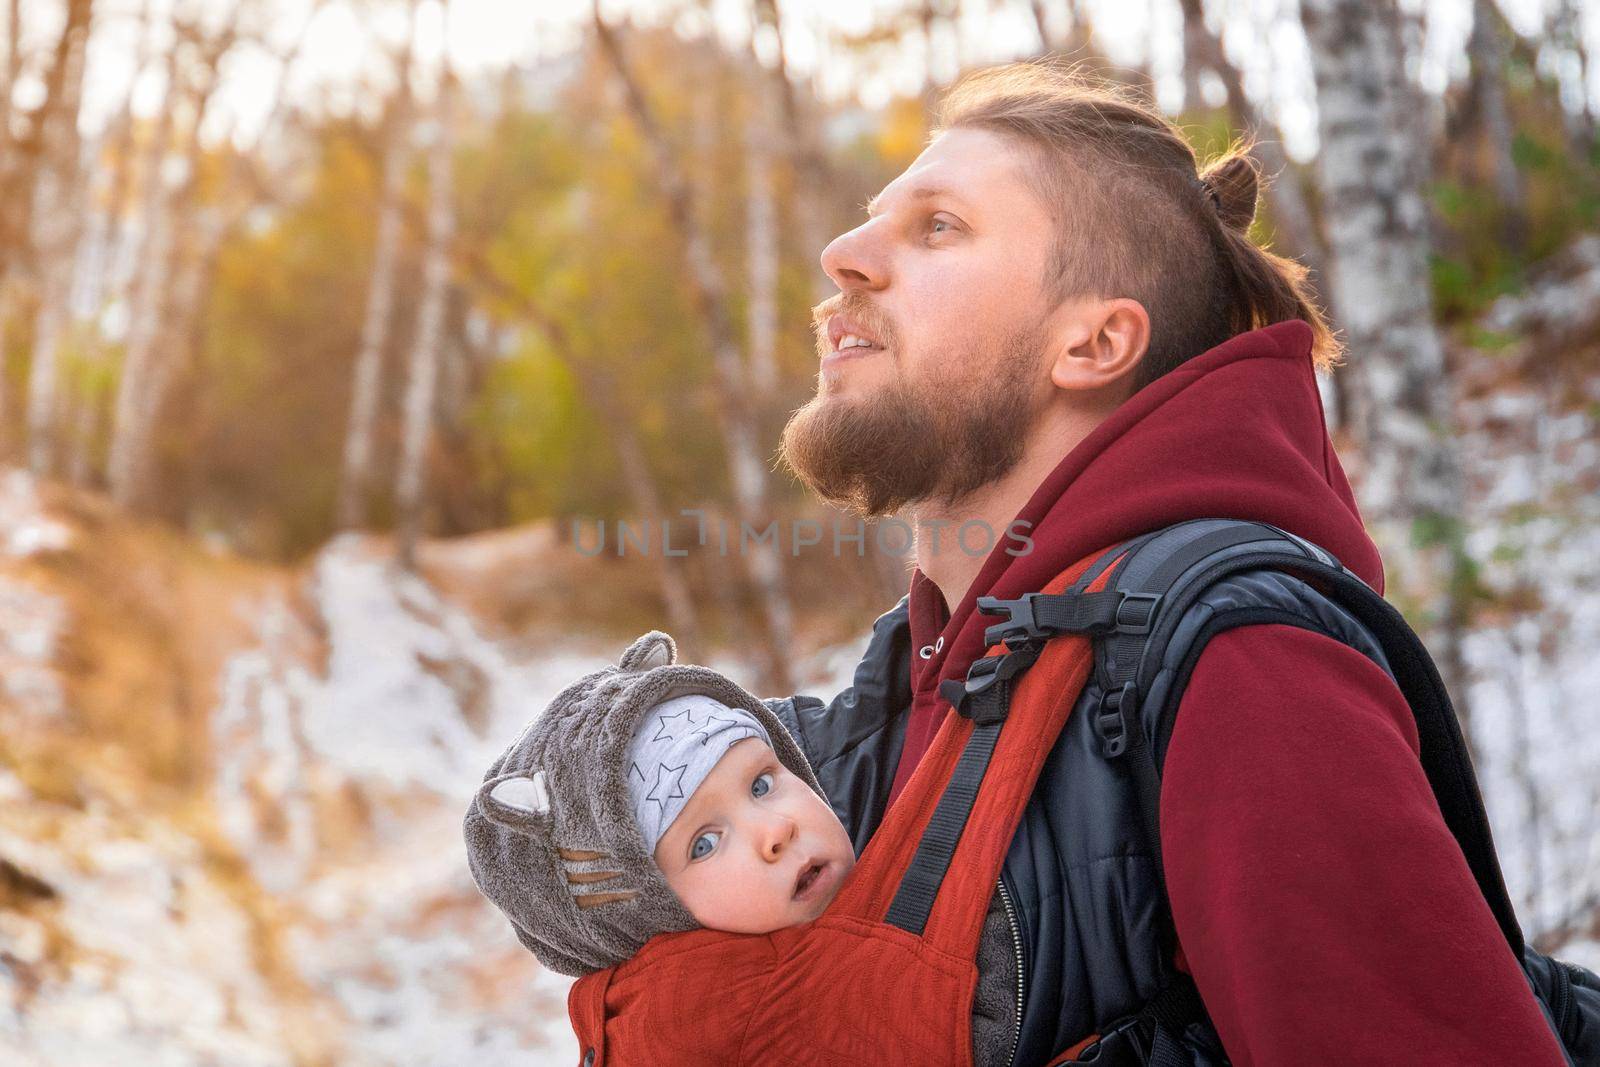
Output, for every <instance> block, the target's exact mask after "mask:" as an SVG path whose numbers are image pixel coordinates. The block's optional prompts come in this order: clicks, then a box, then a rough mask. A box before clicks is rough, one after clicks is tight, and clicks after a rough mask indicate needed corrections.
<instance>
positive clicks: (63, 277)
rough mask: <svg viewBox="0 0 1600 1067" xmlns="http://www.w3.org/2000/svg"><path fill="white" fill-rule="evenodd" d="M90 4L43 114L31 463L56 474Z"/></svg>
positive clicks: (72, 16) (68, 36)
mask: <svg viewBox="0 0 1600 1067" xmlns="http://www.w3.org/2000/svg"><path fill="white" fill-rule="evenodd" d="M90 17H91V4H90V2H89V0H75V2H74V3H72V4H69V5H68V8H67V24H66V26H65V28H64V29H63V30H62V31H61V36H62V40H63V45H64V47H63V49H62V52H61V59H60V61H61V62H62V64H63V66H64V69H63V71H62V75H61V80H60V82H59V84H58V86H57V89H58V90H59V94H60V95H59V98H58V99H56V100H54V101H52V102H51V106H50V107H49V108H48V109H47V111H46V113H45V114H44V115H42V116H41V117H40V123H41V129H40V131H39V140H40V153H39V164H40V166H39V174H38V178H37V179H36V181H35V183H34V188H33V210H32V212H31V213H30V214H31V216H32V220H33V229H34V237H33V242H32V243H33V259H34V267H35V269H34V274H35V277H36V278H37V279H38V291H39V303H38V308H37V311H36V312H35V315H34V320H33V356H32V360H31V362H30V364H29V371H28V466H29V467H30V468H31V469H32V470H33V473H34V474H36V475H40V476H44V475H48V474H50V473H51V468H52V466H53V463H54V457H55V453H56V445H57V441H56V433H55V419H56V408H57V401H56V382H57V378H58V376H59V375H58V366H57V358H58V349H59V346H60V342H61V337H62V334H63V333H64V332H65V330H66V326H67V324H68V321H69V317H70V306H69V305H70V301H71V297H72V279H73V273H74V271H73V268H74V265H75V263H76V261H77V252H78V241H79V239H80V238H81V236H82V234H83V215H84V210H83V209H84V207H85V204H84V183H85V180H86V174H85V171H84V168H83V166H82V164H81V160H80V158H79V157H80V156H81V154H82V150H83V141H82V138H81V137H80V136H79V134H78V110H79V107H80V106H81V104H82V101H83V76H84V69H85V67H86V65H87V64H86V54H87V52H88V46H89V29H90Z"/></svg>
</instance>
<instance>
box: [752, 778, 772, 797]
mask: <svg viewBox="0 0 1600 1067" xmlns="http://www.w3.org/2000/svg"><path fill="white" fill-rule="evenodd" d="M773 782H774V779H773V777H772V774H771V772H762V773H761V774H758V775H756V780H755V781H753V782H751V783H750V795H751V796H753V797H764V796H766V795H767V794H768V793H770V792H772V785H773ZM763 783H764V784H763Z"/></svg>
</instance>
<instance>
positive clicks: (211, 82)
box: [107, 9, 237, 508]
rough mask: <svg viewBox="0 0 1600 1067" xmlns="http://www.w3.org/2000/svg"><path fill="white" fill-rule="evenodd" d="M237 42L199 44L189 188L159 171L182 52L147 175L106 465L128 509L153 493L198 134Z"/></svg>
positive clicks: (186, 166) (222, 38)
mask: <svg viewBox="0 0 1600 1067" xmlns="http://www.w3.org/2000/svg"><path fill="white" fill-rule="evenodd" d="M235 15H236V16H237V9H236V10H235ZM180 36H181V34H180ZM236 40H237V37H236V35H235V33H234V28H233V26H232V25H229V26H227V27H225V28H224V29H222V30H221V31H220V32H219V33H218V34H217V35H216V36H214V37H211V38H209V39H206V40H203V41H198V42H197V43H198V45H199V52H200V56H199V64H198V68H199V69H198V70H197V72H196V76H197V78H198V79H199V80H198V83H197V85H196V87H195V88H194V89H193V90H192V92H191V94H190V95H191V98H192V101H193V114H194V120H193V122H192V124H191V126H190V128H189V129H188V130H187V131H185V133H186V136H185V139H184V145H185V149H184V155H183V157H182V158H183V167H182V172H183V180H182V182H181V183H180V184H179V185H178V187H177V188H176V189H172V190H169V189H168V188H167V186H166V183H165V182H164V181H163V176H162V174H161V170H162V163H163V161H164V158H165V156H166V152H165V151H164V149H165V147H166V146H167V144H168V143H170V142H171V141H172V139H173V138H172V134H173V126H172V119H171V114H172V111H173V110H174V105H175V102H176V99H177V92H178V89H177V80H176V79H177V70H178V68H177V64H176V54H177V51H176V48H174V51H173V53H172V55H171V56H170V57H169V61H168V77H169V80H168V98H167V100H168V103H167V106H166V107H165V108H163V109H162V112H161V119H160V120H159V124H158V131H157V132H158V133H159V134H165V136H164V137H157V138H156V139H155V144H154V146H153V151H152V155H151V158H150V163H151V164H152V166H151V167H150V168H149V169H147V170H146V171H145V181H146V182H147V185H148V187H147V189H146V191H145V192H146V195H145V211H144V222H145V226H146V227H147V231H146V235H145V241H144V247H143V248H142V250H141V251H142V252H143V255H142V256H141V261H140V268H139V270H140V274H139V279H138V286H137V289H136V290H135V304H134V309H133V314H132V316H131V319H130V324H129V327H128V342H127V347H126V351H125V353H124V355H123V363H122V373H121V375H120V376H119V379H118V382H117V403H116V409H115V412H114V421H113V424H112V428H111V455H110V459H109V461H108V464H107V468H108V469H107V480H108V481H109V483H110V486H111V497H112V499H113V500H114V501H116V502H117V503H118V504H119V505H121V506H123V507H128V508H134V507H137V506H139V505H140V504H141V502H142V501H141V498H142V496H143V494H144V492H145V490H146V488H147V484H146V483H147V482H148V479H149V475H150V466H151V460H152V458H153V457H152V450H153V447H154V434H155V429H156V424H157V417H158V415H159V413H160V406H161V402H162V400H163V399H164V397H165V395H166V394H165V387H166V383H167V381H168V379H169V378H170V373H171V372H170V368H169V367H165V366H159V365H158V364H159V363H160V362H161V361H162V360H163V359H172V358H176V357H177V353H176V352H166V351H163V348H162V344H161V342H162V340H163V338H164V337H166V336H169V334H168V332H167V331H168V329H169V326H170V323H169V321H168V318H169V315H170V313H171V311H172V309H173V307H174V302H173V291H174V279H175V277H176V276H177V274H178V271H179V269H180V264H181V262H182V260H181V257H182V256H183V255H184V254H185V253H186V252H187V253H190V254H193V253H195V252H196V250H197V248H198V245H199V238H198V237H197V236H194V235H189V234H186V233H185V232H183V230H182V225H183V223H184V222H188V221H192V220H193V219H194V218H195V216H196V212H195V210H194V204H195V201H196V199H197V197H198V195H199V189H200V180H199V179H200V168H201V164H202V159H203V155H204V149H203V146H202V145H201V143H200V127H201V125H202V124H203V122H204V121H205V117H206V112H207V108H208V106H209V104H210V102H211V99H212V97H213V94H214V93H215V91H216V88H217V84H218V71H219V68H220V66H221V63H222V59H223V57H224V56H225V55H226V54H227V53H228V51H229V49H231V48H232V46H233V44H234V42H235V41H236ZM186 237H187V238H188V240H187V241H186V240H185V238H186Z"/></svg>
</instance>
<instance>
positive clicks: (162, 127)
mask: <svg viewBox="0 0 1600 1067" xmlns="http://www.w3.org/2000/svg"><path fill="white" fill-rule="evenodd" d="M166 79H167V90H166V93H167V97H166V101H165V103H164V105H163V106H162V107H161V108H160V109H159V111H158V112H157V119H156V126H155V129H154V130H153V131H152V132H151V134H150V142H149V145H148V147H147V148H146V150H145V153H144V160H143V164H142V166H141V167H140V181H141V182H142V183H143V189H142V190H141V191H142V193H143V196H142V198H141V204H140V208H139V227H140V236H139V243H138V246H137V249H136V251H135V253H134V264H135V266H134V273H133V294H132V296H133V299H132V303H131V304H130V306H129V309H128V336H127V340H126V342H125V343H124V346H123V356H122V370H121V373H120V374H118V376H117V394H116V400H115V404H114V406H113V408H112V424H111V449H110V455H109V456H108V458H107V460H106V481H107V483H108V484H109V486H110V489H111V497H112V499H113V500H115V501H117V502H118V503H119V504H123V505H127V504H128V503H130V502H131V501H132V499H133V496H134V493H135V491H136V486H135V484H134V483H135V477H136V475H137V473H139V472H138V471H137V470H136V467H137V457H136V455H135V450H136V448H137V445H136V443H135V441H134V440H133V438H134V435H135V434H136V433H137V432H138V422H139V418H138V416H139V402H140V399H141V398H140V393H141V391H142V389H143V386H144V376H145V374H146V373H148V368H147V364H148V363H149V361H150V358H151V351H152V349H153V347H154V345H155V340H156V333H157V330H158V328H159V317H160V314H161V303H162V301H163V300H164V299H165V296H166V288H167V283H166V271H167V267H168V263H169V261H170V260H171V258H172V254H171V248H172V232H171V230H172V228H171V220H170V219H169V218H168V212H167V206H168V205H167V188H166V180H165V175H164V174H163V173H162V171H163V170H164V164H165V161H166V158H167V154H168V152H169V151H170V150H171V147H172V142H173V140H174V138H175V135H176V130H175V129H174V125H175V124H174V114H175V113H176V111H177V105H178V100H179V98H180V89H179V85H178V52H177V46H176V45H174V47H173V49H172V51H171V52H170V53H168V55H167V63H166Z"/></svg>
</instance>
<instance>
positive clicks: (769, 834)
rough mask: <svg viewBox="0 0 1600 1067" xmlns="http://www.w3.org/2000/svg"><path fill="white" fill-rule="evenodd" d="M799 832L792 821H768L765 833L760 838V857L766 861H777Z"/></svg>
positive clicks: (783, 818) (786, 819)
mask: <svg viewBox="0 0 1600 1067" xmlns="http://www.w3.org/2000/svg"><path fill="white" fill-rule="evenodd" d="M799 832H800V828H799V827H798V826H797V825H795V821H794V820H793V819H790V818H787V817H779V818H777V819H772V820H769V821H768V823H767V825H766V832H765V833H764V834H763V835H762V837H761V855H762V856H763V857H764V858H765V859H767V860H775V859H777V858H778V857H779V856H781V855H783V852H784V850H785V849H787V848H788V847H789V843H790V842H791V841H793V840H794V838H795V835H796V834H798V833H799Z"/></svg>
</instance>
